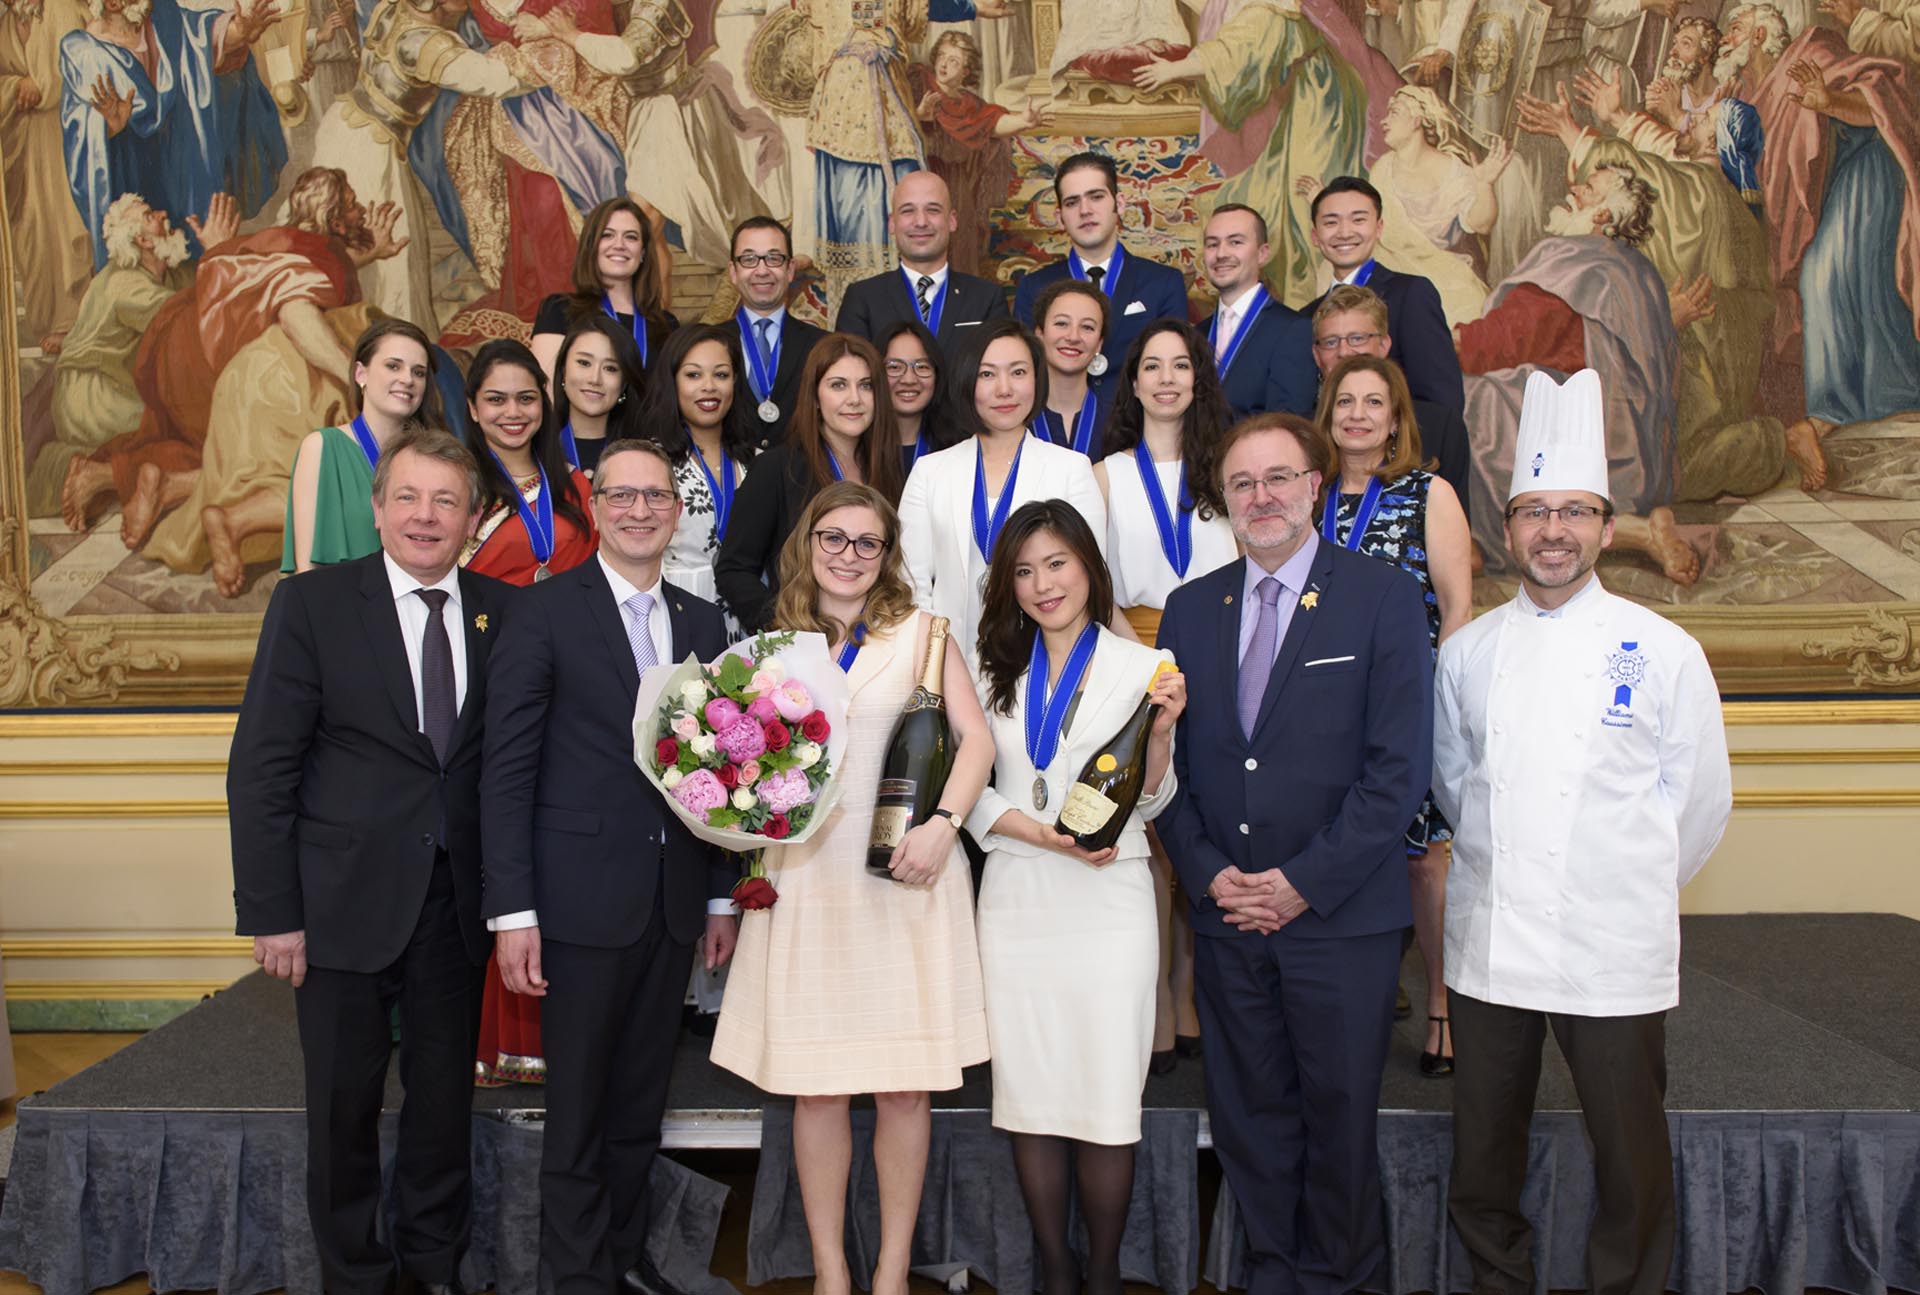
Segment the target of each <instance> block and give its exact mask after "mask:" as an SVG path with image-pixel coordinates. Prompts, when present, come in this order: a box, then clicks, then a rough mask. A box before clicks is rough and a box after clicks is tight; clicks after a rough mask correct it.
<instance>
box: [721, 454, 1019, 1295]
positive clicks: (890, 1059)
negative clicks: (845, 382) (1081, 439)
mask: <svg viewBox="0 0 1920 1295" xmlns="http://www.w3.org/2000/svg"><path fill="white" fill-rule="evenodd" d="M888 452H889V453H891V452H892V451H891V448H889V450H888ZM862 550H865V551H864V552H863V551H862ZM780 575H781V580H780V595H779V601H778V603H777V605H776V608H775V612H774V624H775V627H776V628H779V629H787V630H803V631H804V630H810V631H815V632H818V633H822V634H825V635H826V637H827V639H828V641H829V642H830V644H831V645H832V651H833V653H834V654H835V655H836V656H837V657H839V658H840V660H841V661H842V668H844V669H845V670H846V671H847V683H848V686H849V687H850V688H851V690H852V704H851V706H850V707H849V708H848V711H847V719H846V736H847V747H846V751H845V753H844V754H843V755H842V756H841V764H840V769H839V771H838V777H839V778H840V779H841V782H842V784H843V786H844V787H845V791H844V793H843V794H842V797H841V800H840V802H839V804H838V805H836V806H835V807H834V809H833V812H832V814H831V816H830V818H829V819H828V821H827V822H826V823H825V824H824V825H823V826H822V827H821V828H820V829H819V831H818V832H817V833H816V834H815V835H814V836H813V837H812V838H811V839H810V840H808V841H807V842H806V843H805V844H804V845H798V846H789V847H779V848H775V849H772V850H770V851H769V852H768V858H767V875H768V877H769V879H770V880H771V881H772V882H773V885H774V888H775V889H776V890H778V891H779V895H780V898H779V901H778V902H777V903H776V904H775V905H774V906H773V907H772V908H769V909H761V910H756V911H751V912H748V913H746V914H744V915H743V916H742V920H741V923H740V944H739V947H738V949H737V950H736V952H735V954H734V957H733V970H732V971H731V973H730V974H729V976H728V979H727V993H726V999H725V1001H724V1003H723V1004H722V1005H721V1008H720V1024H719V1027H718V1029H717V1030H716V1032H715V1034H714V1039H713V1053H712V1057H713V1061H714V1064H716V1065H719V1066H722V1067H724V1068H725V1069H727V1070H731V1071H733V1072H734V1073H735V1074H737V1075H739V1076H741V1077H742V1078H744V1079H747V1080H750V1081H752V1082H753V1083H755V1084H757V1085H759V1086H760V1087H761V1088H763V1089H765V1090H766V1091H768V1092H770V1093H789V1094H792V1095H793V1096H794V1097H795V1099H796V1100H795V1102H794V1113H793V1159H794V1164H795V1166H796V1168H797V1170H798V1172H799V1175H800V1196H801V1200H802V1202H803V1204H804V1206H805V1209H806V1216H807V1229H808V1232H809V1234H810V1235H811V1237H812V1240H813V1263H814V1274H815V1282H814V1289H815V1291H817V1292H820V1295H848V1292H849V1291H850V1290H851V1284H850V1283H851V1277H850V1274H849V1272H848V1270H847V1260H846V1246H845V1238H844V1227H845V1220H846V1194H847V1175H848V1167H849V1162H850V1159H851V1156H852V1149H853V1138H852V1131H851V1126H850V1125H849V1123H848V1116H847V1105H848V1097H849V1095H850V1094H853V1093H872V1094H873V1095H874V1106H875V1109H876V1111H877V1114H878V1123H877V1127H876V1128H875V1131H874V1144H873V1154H874V1162H875V1168H876V1170H877V1178H878V1181H879V1188H880V1253H879V1256H878V1260H877V1263H876V1265H875V1268H874V1271H873V1274H872V1277H873V1280H872V1285H871V1286H870V1287H869V1289H870V1290H872V1291H873V1292H874V1295H906V1290H907V1266H908V1261H909V1257H910V1251H911V1246H912V1241H913V1228H914V1222H915V1220H916V1218H917V1216H918V1214H919V1209H920V1187H921V1183H922V1181H923V1180H924V1178H925V1176H926V1168H927V1142H928V1130H929V1127H930V1123H931V1108H930V1103H929V1101H928V1097H927V1094H928V1092H929V1091H930V1090H937V1091H946V1090H948V1089H953V1088H958V1087H959V1086H960V1080H961V1074H960V1072H961V1069H962V1067H965V1066H971V1065H977V1064H978V1063H980V1062H982V1061H985V1060H986V1058H987V1023H986V1017H985V1014H984V1011H983V1008H982V1000H981V985H980V955H979V950H978V946H977V944H976V942H975V938H974V929H973V898H972V893H971V892H972V885H971V880H970V877H969V874H968V870H967V860H966V856H965V854H964V853H962V851H961V849H960V844H959V826H958V820H959V819H960V818H962V817H964V816H965V815H966V813H967V811H968V810H969V809H971V808H972V807H973V803H974V799H975V798H976V797H977V796H978V795H979V794H980V789H981V787H982V786H984V785H985V783H986V780H987V774H988V772H989V771H990V770H991V769H992V766H993V746H992V741H991V738H990V736H989V734H988V732H987V726H986V720H985V719H984V717H983V716H982V715H981V714H980V705H979V703H978V702H977V701H976V700H975V699H974V695H973V686H972V683H971V682H970V681H969V680H968V678H967V668H966V663H965V661H964V660H963V659H962V654H961V652H960V649H959V645H958V644H956V643H954V642H953V641H952V640H951V639H949V640H947V642H946V644H945V646H944V647H942V648H940V649H939V650H940V651H941V652H942V653H943V659H944V662H945V665H944V674H945V678H944V680H943V683H944V691H945V696H946V709H947V718H948V722H949V724H950V726H951V730H952V734H953V738H954V742H955V745H954V752H953V763H952V768H951V771H950V772H949V774H948V777H947V782H946V788H945V791H944V792H943V794H942V795H941V797H940V806H939V812H937V813H936V814H935V815H934V816H933V817H931V818H930V819H929V820H928V821H927V822H925V823H922V824H921V825H919V826H918V827H915V828H913V829H912V830H910V831H909V832H907V834H906V836H905V838H904V839H903V840H902V841H901V842H900V845H899V846H898V847H897V848H896V849H895V851H894V856H893V863H892V869H893V876H892V877H891V878H887V877H881V876H875V875H873V874H871V873H869V872H868V871H867V867H866V860H867V838H868V833H869V831H870V829H871V827H872V824H873V809H874V792H875V790H876V788H877V786H878V783H879V780H880V762H881V760H882V759H883V757H884V756H885V754H886V747H887V742H888V739H889V738H890V737H891V736H892V733H893V726H894V723H895V721H896V720H898V719H899V717H900V713H901V711H902V710H903V709H904V708H905V706H906V704H907V700H908V698H909V697H910V696H911V695H912V694H913V691H914V687H915V685H916V684H917V683H918V682H919V679H920V675H921V666H922V664H923V661H924V659H925V657H926V656H927V652H928V643H929V639H930V638H931V637H932V635H931V630H932V617H930V616H928V615H927V614H926V613H925V612H922V611H918V610H916V609H915V607H914V605H913V589H912V586H910V585H909V584H908V583H907V580H906V575H905V573H904V571H903V570H902V569H901V562H900V528H899V521H898V519H897V518H896V517H895V515H894V511H893V509H892V507H891V506H889V505H888V503H887V502H886V499H885V497H884V496H883V495H881V494H880V493H879V492H878V491H877V490H874V489H873V488H872V487H870V486H864V485H860V484H858V483H855V482H850V481H842V482H835V483H833V484H831V485H829V486H827V487H826V488H825V489H823V490H821V491H820V492H819V493H818V494H817V495H815V496H814V497H813V499H812V500H811V501H809V503H808V504H807V506H806V508H805V509H804V511H803V512H802V513H801V516H800V523H799V525H797V526H796V527H795V528H794V530H793V534H792V535H791V536H790V537H789V538H788V540H787V543H786V546H785V548H784V549H783V550H782V552H781V556H780ZM850 640H851V642H855V643H858V645H859V646H858V648H857V651H856V652H855V654H854V655H853V656H852V658H851V659H850V660H849V659H848V658H847V657H846V655H845V653H846V650H847V648H848V647H849V646H850ZM862 1284H863V1285H864V1284H865V1283H864V1282H863V1283H862Z"/></svg>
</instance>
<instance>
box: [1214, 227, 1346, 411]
mask: <svg viewBox="0 0 1920 1295" xmlns="http://www.w3.org/2000/svg"><path fill="white" fill-rule="evenodd" d="M1270 255H1272V249H1271V248H1270V247H1269V246H1268V245H1267V221H1266V217H1264V216H1262V215H1261V214H1260V213H1259V212H1257V211H1255V210H1254V209H1253V208H1252V207H1248V206H1244V205H1242V204H1240V203H1237V202H1230V203H1227V204H1226V205H1225V206H1221V207H1216V208H1214V211H1213V215H1211V216H1209V217H1208V218H1207V227H1206V229H1205V230H1204V231H1203V232H1202V233H1201V235H1200V263H1201V266H1202V267H1203V268H1204V269H1205V271H1206V275H1207V282H1209V283H1211V284H1212V285H1213V290H1214V291H1215V292H1216V293H1218V294H1219V298H1220V304H1219V306H1218V308H1217V309H1216V310H1215V311H1214V313H1213V314H1211V315H1209V316H1208V317H1207V319H1206V321H1205V322H1204V323H1202V324H1201V325H1200V327H1201V330H1202V331H1203V332H1205V333H1206V335H1207V337H1208V338H1209V339H1210V340H1211V341H1212V343H1213V363H1214V367H1215V368H1217V369H1218V370H1219V371H1220V385H1221V387H1222V388H1223V389H1224V390H1225V391H1226V393H1227V403H1228V404H1230V405H1232V406H1233V416H1234V417H1235V418H1246V417H1248V416H1249V415H1251V414H1266V413H1288V414H1299V415H1300V416H1301V417H1303V418H1304V417H1308V416H1310V415H1311V414H1312V413H1313V402H1314V395H1315V392H1316V391H1317V390H1318V389H1319V377H1318V375H1317V374H1315V373H1314V370H1313V362H1312V361H1311V360H1310V359H1309V358H1308V356H1309V355H1311V354H1312V351H1313V334H1312V332H1311V330H1310V329H1309V328H1308V327H1307V317H1306V316H1305V315H1303V314H1301V313H1300V312H1299V311H1297V310H1294V309H1293V308H1292V307H1290V306H1287V305H1285V304H1284V303H1282V302H1281V301H1280V299H1279V298H1277V297H1275V296H1273V295H1272V294H1271V293H1270V292H1268V291H1267V286H1266V284H1264V283H1262V282H1261V281H1260V270H1261V267H1262V266H1264V265H1266V263H1267V258H1268V257H1269V256H1270ZM1249 321H1251V322H1249Z"/></svg>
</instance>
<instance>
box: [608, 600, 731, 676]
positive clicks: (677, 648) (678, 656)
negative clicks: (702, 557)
mask: <svg viewBox="0 0 1920 1295" xmlns="http://www.w3.org/2000/svg"><path fill="white" fill-rule="evenodd" d="M660 597H661V598H663V599H665V600H666V604H667V627H668V633H669V634H670V636H671V637H672V639H673V643H672V651H671V652H670V653H669V655H670V656H671V657H672V661H663V662H661V663H660V664H662V665H670V664H672V663H673V661H684V660H686V659H687V654H688V653H692V654H693V655H695V656H697V657H699V658H700V659H701V660H703V661H704V660H706V659H707V658H708V657H709V656H712V655H714V654H716V653H718V652H719V651H720V650H721V649H722V648H724V647H726V644H724V643H722V644H720V645H719V647H716V648H714V649H713V652H707V651H704V650H703V649H702V648H701V647H700V645H699V644H697V643H695V642H694V641H693V640H694V638H695V635H694V632H693V618H692V617H691V616H689V615H687V595H686V592H685V591H684V590H682V589H680V588H678V587H677V586H674V585H670V584H668V583H667V582H666V581H664V580H662V581H661V582H660ZM629 659H631V658H629ZM634 681H635V690H636V692H637V691H638V686H639V672H638V670H636V671H635V673H634Z"/></svg>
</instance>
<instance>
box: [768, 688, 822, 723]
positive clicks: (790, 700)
mask: <svg viewBox="0 0 1920 1295" xmlns="http://www.w3.org/2000/svg"><path fill="white" fill-rule="evenodd" d="M773 707H774V709H775V710H777V711H779V712H780V718H781V719H784V720H787V721H788V722H792V721H794V720H798V719H804V718H805V717H806V715H807V712H808V711H810V710H812V709H813V695H812V694H811V693H809V692H808V691H807V686H806V685H805V684H803V683H801V682H800V681H799V680H798V679H789V680H787V681H786V682H785V683H783V684H781V685H780V686H779V687H778V688H775V689H774V690H773Z"/></svg>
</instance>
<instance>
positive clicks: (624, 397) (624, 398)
mask: <svg viewBox="0 0 1920 1295" xmlns="http://www.w3.org/2000/svg"><path fill="white" fill-rule="evenodd" d="M613 403H614V404H616V405H624V404H626V403H627V389H626V388H625V387H622V388H620V397H619V399H617V400H615V401H614V402H613Z"/></svg>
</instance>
